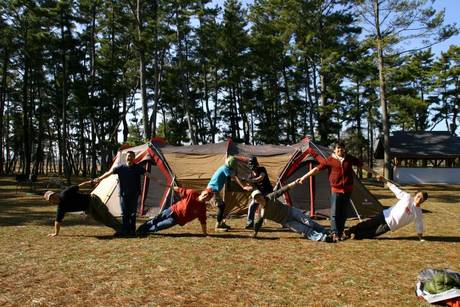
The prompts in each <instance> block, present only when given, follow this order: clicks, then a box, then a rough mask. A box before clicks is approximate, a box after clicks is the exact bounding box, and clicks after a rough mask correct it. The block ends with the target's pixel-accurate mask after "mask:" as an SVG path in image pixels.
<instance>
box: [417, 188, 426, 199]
mask: <svg viewBox="0 0 460 307" xmlns="http://www.w3.org/2000/svg"><path fill="white" fill-rule="evenodd" d="M418 193H422V195H423V200H427V199H428V193H427V192H425V191H420V190H418V191H417V193H415V194H418Z"/></svg>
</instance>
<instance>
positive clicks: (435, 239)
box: [376, 236, 460, 243]
mask: <svg viewBox="0 0 460 307" xmlns="http://www.w3.org/2000/svg"><path fill="white" fill-rule="evenodd" d="M376 239H377V240H388V241H418V238H417V237H394V238H376ZM423 239H425V241H430V242H450V243H460V237H451V236H447V237H441V236H424V237H423Z"/></svg>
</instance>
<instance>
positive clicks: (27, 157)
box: [22, 43, 32, 175]
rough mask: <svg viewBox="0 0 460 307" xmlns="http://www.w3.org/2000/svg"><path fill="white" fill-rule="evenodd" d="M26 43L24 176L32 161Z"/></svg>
mask: <svg viewBox="0 0 460 307" xmlns="http://www.w3.org/2000/svg"><path fill="white" fill-rule="evenodd" d="M27 48H28V47H27V43H26V45H25V47H24V49H25V53H26V54H25V56H24V61H25V62H24V78H23V86H22V129H23V135H24V138H23V148H24V156H23V162H24V163H23V165H22V166H23V168H22V172H23V173H25V174H26V175H29V174H30V163H31V160H32V154H31V148H30V129H29V112H30V108H29V74H30V68H29V56H28V51H27Z"/></svg>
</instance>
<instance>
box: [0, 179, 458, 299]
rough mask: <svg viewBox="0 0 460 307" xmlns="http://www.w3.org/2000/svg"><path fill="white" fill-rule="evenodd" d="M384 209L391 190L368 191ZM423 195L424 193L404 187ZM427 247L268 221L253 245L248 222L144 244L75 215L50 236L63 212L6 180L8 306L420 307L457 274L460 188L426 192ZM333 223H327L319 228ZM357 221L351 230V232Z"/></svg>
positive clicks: (410, 231) (3, 276) (0, 214)
mask: <svg viewBox="0 0 460 307" xmlns="http://www.w3.org/2000/svg"><path fill="white" fill-rule="evenodd" d="M369 188H370V189H371V191H372V192H373V193H374V194H375V195H376V196H377V197H378V198H379V199H380V200H381V202H382V203H383V204H384V205H390V204H392V202H393V201H394V198H393V196H392V194H391V192H389V191H387V190H385V189H383V188H381V187H369ZM406 188H407V189H408V190H410V191H414V190H415V189H416V187H406ZM425 189H426V190H427V191H428V192H429V193H430V199H429V200H428V201H427V202H426V203H425V206H424V209H426V210H425V211H426V212H425V215H424V221H425V227H426V240H427V241H425V242H419V241H418V240H416V236H415V226H414V225H410V226H407V227H406V228H404V229H401V230H398V231H397V232H395V233H389V234H386V235H384V236H382V237H381V238H379V239H375V240H363V241H345V242H341V243H338V244H326V243H318V242H312V241H308V240H305V239H301V238H299V236H298V235H297V234H295V233H292V232H288V231H285V230H283V229H280V228H279V226H278V225H277V224H274V223H268V226H269V227H267V228H265V231H264V232H262V233H260V239H257V240H254V239H251V238H249V236H250V235H251V232H249V231H246V230H244V229H243V226H244V219H231V220H229V221H228V223H229V224H230V225H231V226H233V227H234V230H232V231H231V232H229V233H225V234H217V233H213V232H212V230H211V226H212V225H213V224H214V223H213V220H212V219H210V220H209V223H208V229H209V230H210V236H209V237H201V236H200V235H199V234H200V233H201V231H200V225H199V223H198V221H194V222H192V223H190V224H188V225H186V226H185V227H179V226H177V227H174V228H171V229H169V230H166V231H164V232H163V233H162V234H158V235H154V236H150V237H147V238H131V239H126V238H123V239H114V238H112V236H111V235H112V230H111V229H109V228H106V227H103V226H100V225H98V224H96V223H95V222H93V221H92V220H91V219H89V218H83V217H82V216H80V215H75V214H72V215H67V216H66V219H65V221H64V225H63V228H62V229H61V235H60V236H59V237H56V238H50V237H48V236H47V234H48V233H50V232H52V225H53V221H54V215H55V209H56V208H55V207H53V206H51V205H48V204H47V203H46V202H45V201H44V200H43V199H42V198H41V196H39V195H35V194H31V193H26V192H25V191H19V192H18V193H16V191H15V182H14V178H11V177H3V178H0V226H1V227H0V246H1V249H0V305H2V306H3V305H7V306H8V305H17V306H19V305H29V306H30V305H34V306H35V305H36V306H60V305H80V306H93V305H102V306H121V305H186V306H207V305H225V306H239V305H263V306H266V305H274V306H279V305H294V306H375V305H377V304H378V305H384V306H417V305H420V306H423V305H426V303H424V302H422V301H420V300H418V299H417V297H416V296H415V292H414V291H415V282H416V277H417V274H418V272H419V271H421V270H422V269H424V268H428V267H435V268H451V269H453V270H456V271H460V257H459V255H460V219H459V216H460V192H459V189H460V186H448V187H446V186H427V187H425ZM321 223H322V224H324V225H327V224H328V222H327V221H321ZM353 223H355V221H350V222H349V224H350V225H351V224H353Z"/></svg>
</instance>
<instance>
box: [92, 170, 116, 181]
mask: <svg viewBox="0 0 460 307" xmlns="http://www.w3.org/2000/svg"><path fill="white" fill-rule="evenodd" d="M112 174H113V170H108V171H107V172H105V173H104V174H103V175H102V176H100V177H98V178H96V179H94V182H96V183H99V182H101V181H102V180H104V179H105V178H107V177H109V176H110V175H112Z"/></svg>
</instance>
